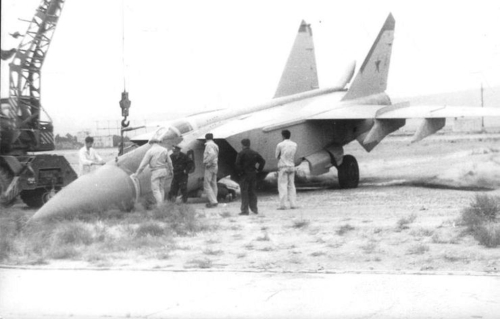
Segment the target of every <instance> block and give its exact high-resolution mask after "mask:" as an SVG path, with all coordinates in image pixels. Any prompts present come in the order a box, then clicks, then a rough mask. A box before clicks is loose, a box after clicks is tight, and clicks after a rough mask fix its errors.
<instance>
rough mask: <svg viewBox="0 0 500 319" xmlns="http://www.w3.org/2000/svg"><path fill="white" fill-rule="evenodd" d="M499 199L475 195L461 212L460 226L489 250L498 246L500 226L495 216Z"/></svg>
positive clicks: (499, 202) (498, 209) (498, 208)
mask: <svg viewBox="0 0 500 319" xmlns="http://www.w3.org/2000/svg"><path fill="white" fill-rule="evenodd" d="M499 211H500V198H499V197H492V196H488V195H484V194H482V195H481V194H477V195H476V196H475V197H474V200H473V201H472V202H471V203H470V205H469V206H468V207H466V208H464V209H462V212H461V221H462V224H463V225H464V226H465V227H466V231H467V232H468V233H471V234H472V235H473V236H474V238H475V239H476V240H477V241H478V242H479V244H481V245H484V246H486V247H489V248H493V247H498V246H500V224H498V223H497V215H498V213H499Z"/></svg>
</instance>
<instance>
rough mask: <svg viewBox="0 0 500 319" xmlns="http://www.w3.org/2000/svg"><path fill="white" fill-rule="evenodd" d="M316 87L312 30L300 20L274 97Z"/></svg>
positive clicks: (316, 76)
mask: <svg viewBox="0 0 500 319" xmlns="http://www.w3.org/2000/svg"><path fill="white" fill-rule="evenodd" d="M318 87H319V86H318V74H317V69H316V58H315V55H314V43H313V39H312V30H311V26H310V25H309V24H306V22H305V21H302V23H301V24H300V27H299V32H298V34H297V37H296V38H295V42H294V44H293V47H292V51H291V52H290V55H289V56H288V60H287V63H286V66H285V69H284V70H283V74H282V75H281V80H280V83H279V85H278V89H277V90H276V93H275V94H274V98H277V97H282V96H288V95H292V94H297V93H302V92H306V91H310V90H314V89H317V88H318Z"/></svg>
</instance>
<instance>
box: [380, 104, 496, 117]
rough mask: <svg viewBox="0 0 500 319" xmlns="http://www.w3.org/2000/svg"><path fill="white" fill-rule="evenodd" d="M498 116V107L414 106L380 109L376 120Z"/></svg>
mask: <svg viewBox="0 0 500 319" xmlns="http://www.w3.org/2000/svg"><path fill="white" fill-rule="evenodd" d="M490 116H500V107H498V108H494V107H478V106H443V105H415V106H408V107H401V108H394V109H392V110H391V109H385V110H384V109H382V110H380V112H379V114H377V118H380V119H396V118H397V119H407V118H450V117H490Z"/></svg>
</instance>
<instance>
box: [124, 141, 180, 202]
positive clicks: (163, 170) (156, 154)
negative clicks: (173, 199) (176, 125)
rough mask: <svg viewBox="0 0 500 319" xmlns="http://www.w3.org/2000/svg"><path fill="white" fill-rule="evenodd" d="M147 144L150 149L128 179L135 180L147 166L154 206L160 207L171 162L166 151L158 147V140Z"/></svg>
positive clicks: (170, 172)
mask: <svg viewBox="0 0 500 319" xmlns="http://www.w3.org/2000/svg"><path fill="white" fill-rule="evenodd" d="M149 144H150V145H151V148H150V149H149V150H148V151H147V152H146V154H145V155H144V158H143V159H142V161H141V164H140V165H139V168H137V171H136V172H135V174H132V175H131V176H130V177H132V178H136V177H137V175H139V174H141V173H142V171H143V170H144V169H145V168H146V166H148V165H149V167H150V169H151V191H152V192H153V196H154V197H155V199H156V205H157V206H160V204H162V203H163V200H164V199H165V181H166V180H167V177H168V175H171V174H172V170H173V169H172V161H171V160H170V156H168V151H167V149H166V148H164V147H163V146H161V145H160V140H158V139H157V138H152V139H151V140H150V141H149Z"/></svg>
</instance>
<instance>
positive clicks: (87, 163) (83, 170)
mask: <svg viewBox="0 0 500 319" xmlns="http://www.w3.org/2000/svg"><path fill="white" fill-rule="evenodd" d="M93 144H94V138H93V137H91V136H87V137H86V138H85V146H84V147H82V148H81V149H80V150H79V151H78V158H79V162H80V164H79V166H80V176H82V175H85V174H88V173H90V172H91V171H93V166H94V165H103V164H104V161H103V160H102V158H101V157H100V156H99V154H97V152H96V151H95V150H94V148H93V147H92V145H93Z"/></svg>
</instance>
